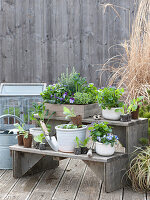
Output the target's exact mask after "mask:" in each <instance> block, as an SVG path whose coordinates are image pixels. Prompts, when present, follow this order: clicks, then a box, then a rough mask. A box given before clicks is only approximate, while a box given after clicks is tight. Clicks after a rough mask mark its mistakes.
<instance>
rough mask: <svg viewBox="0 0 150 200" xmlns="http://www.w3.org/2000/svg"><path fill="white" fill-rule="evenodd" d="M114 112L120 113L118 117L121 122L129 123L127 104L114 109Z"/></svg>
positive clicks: (129, 115)
mask: <svg viewBox="0 0 150 200" xmlns="http://www.w3.org/2000/svg"><path fill="white" fill-rule="evenodd" d="M116 112H121V115H120V121H121V122H129V121H131V113H130V110H129V108H128V106H127V104H123V105H122V107H121V108H119V109H116Z"/></svg>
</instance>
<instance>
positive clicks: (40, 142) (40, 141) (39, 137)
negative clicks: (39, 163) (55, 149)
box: [34, 133, 46, 150]
mask: <svg viewBox="0 0 150 200" xmlns="http://www.w3.org/2000/svg"><path fill="white" fill-rule="evenodd" d="M44 139H45V136H44V133H41V134H40V135H37V136H36V137H34V140H35V141H36V142H37V146H36V148H39V149H40V150H45V149H46V145H45V143H44V142H43V141H44Z"/></svg>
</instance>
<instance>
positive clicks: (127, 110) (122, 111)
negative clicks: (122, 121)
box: [115, 104, 130, 115]
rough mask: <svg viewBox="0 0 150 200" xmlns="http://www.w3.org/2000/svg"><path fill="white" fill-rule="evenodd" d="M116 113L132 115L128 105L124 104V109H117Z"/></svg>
mask: <svg viewBox="0 0 150 200" xmlns="http://www.w3.org/2000/svg"><path fill="white" fill-rule="evenodd" d="M115 112H121V113H122V114H123V115H125V114H129V113H130V111H129V109H128V106H127V104H123V105H122V107H121V108H118V109H116V110H115Z"/></svg>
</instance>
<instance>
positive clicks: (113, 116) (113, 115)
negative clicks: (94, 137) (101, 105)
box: [102, 108, 121, 120]
mask: <svg viewBox="0 0 150 200" xmlns="http://www.w3.org/2000/svg"><path fill="white" fill-rule="evenodd" d="M116 109H119V108H111V109H110V110H109V109H108V108H106V109H105V110H104V109H102V117H103V118H105V119H109V120H120V115H121V112H116Z"/></svg>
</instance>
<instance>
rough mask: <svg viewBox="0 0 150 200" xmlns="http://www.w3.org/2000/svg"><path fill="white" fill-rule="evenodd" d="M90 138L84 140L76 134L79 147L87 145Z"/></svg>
mask: <svg viewBox="0 0 150 200" xmlns="http://www.w3.org/2000/svg"><path fill="white" fill-rule="evenodd" d="M89 140H90V138H89V137H87V138H86V139H85V140H84V141H83V142H82V141H81V140H80V139H79V138H78V137H77V136H76V139H75V142H76V144H77V145H76V146H77V148H79V147H86V146H87V144H88V142H89Z"/></svg>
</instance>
